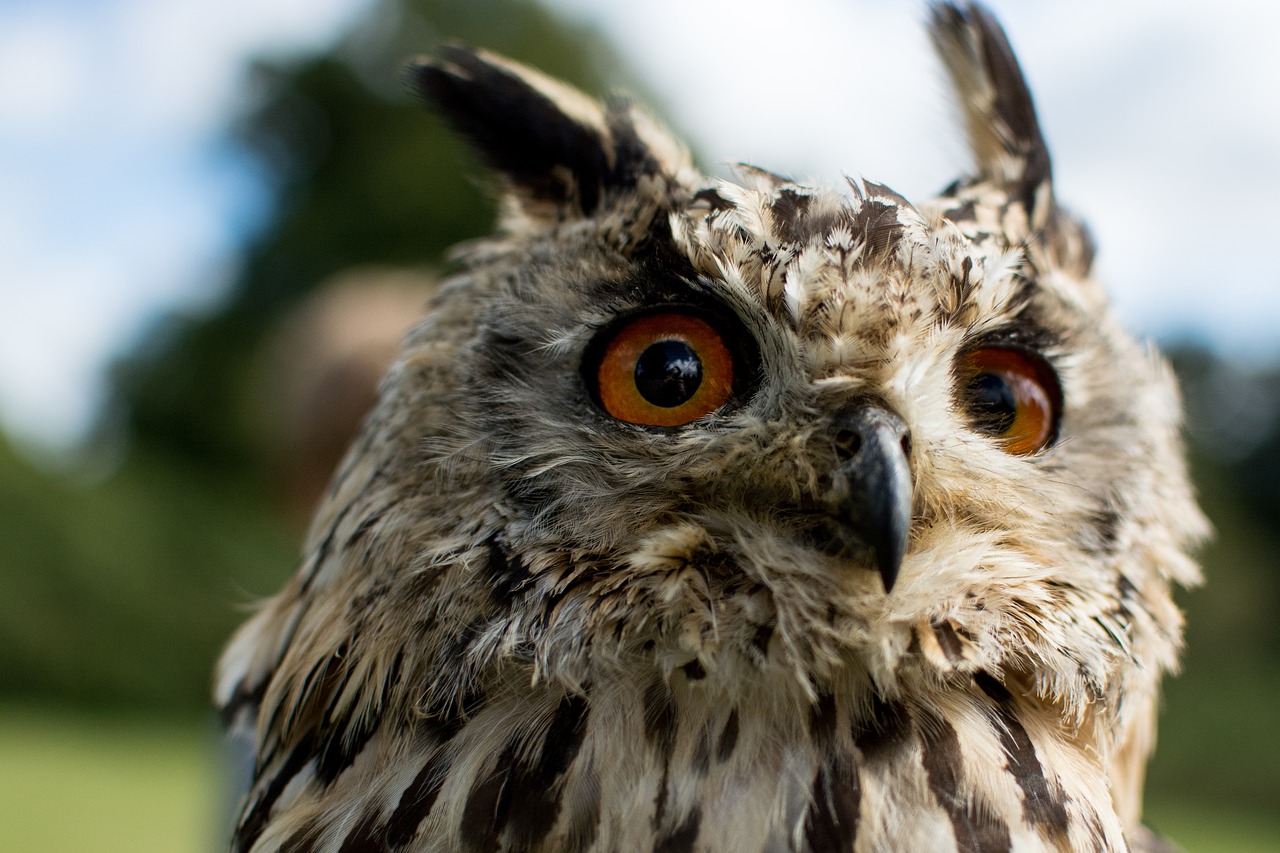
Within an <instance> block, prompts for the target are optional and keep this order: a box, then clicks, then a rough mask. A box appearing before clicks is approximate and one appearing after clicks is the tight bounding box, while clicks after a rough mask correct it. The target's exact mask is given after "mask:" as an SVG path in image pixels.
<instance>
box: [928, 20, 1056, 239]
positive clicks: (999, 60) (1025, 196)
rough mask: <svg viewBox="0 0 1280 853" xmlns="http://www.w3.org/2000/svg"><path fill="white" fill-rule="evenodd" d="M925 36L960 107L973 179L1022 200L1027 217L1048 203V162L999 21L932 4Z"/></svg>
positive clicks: (1042, 211) (1042, 213) (1023, 82)
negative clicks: (975, 172) (975, 176)
mask: <svg viewBox="0 0 1280 853" xmlns="http://www.w3.org/2000/svg"><path fill="white" fill-rule="evenodd" d="M929 34H930V36H932V38H933V44H934V48H935V49H936V51H937V53H938V56H939V57H940V58H941V59H942V63H943V65H944V66H945V67H946V69H947V73H948V75H949V76H950V78H951V83H952V85H953V86H954V87H955V91H956V96H957V99H958V100H959V102H960V106H961V107H962V109H963V110H964V119H965V128H966V130H967V131H968V135H969V147H970V149H971V150H972V151H973V155H974V159H975V160H976V166H977V169H978V175H979V177H981V178H983V179H986V180H991V181H994V182H995V183H997V184H1000V185H1002V186H1004V187H1005V189H1007V190H1008V191H1009V194H1010V195H1011V196H1013V197H1015V198H1019V199H1021V200H1022V201H1023V202H1024V204H1025V206H1026V209H1027V213H1028V215H1029V216H1030V217H1031V219H1032V221H1037V220H1040V219H1042V218H1043V216H1046V215H1047V214H1048V207H1049V206H1051V205H1052V196H1051V185H1052V178H1053V175H1052V167H1051V164H1050V160H1049V149H1048V147H1047V146H1046V145H1045V142H1044V136H1043V135H1042V134H1041V132H1040V122H1039V121H1038V120H1037V119H1036V109H1035V104H1034V103H1033V101H1032V99H1031V90H1030V89H1029V88H1028V87H1027V81H1026V78H1025V77H1024V76H1023V74H1022V69H1021V68H1020V67H1019V66H1018V60H1017V57H1015V56H1014V53H1013V48H1012V47H1011V46H1010V44H1009V39H1008V37H1007V36H1006V35H1005V33H1004V30H1003V29H1002V28H1001V27H1000V23H999V22H998V21H996V19H995V17H994V16H993V15H992V14H991V13H990V12H989V11H987V9H986V8H984V7H983V6H980V5H979V4H977V3H972V2H968V3H964V4H963V5H957V4H953V3H937V4H936V5H934V6H933V9H932V16H931V20H930V24H929Z"/></svg>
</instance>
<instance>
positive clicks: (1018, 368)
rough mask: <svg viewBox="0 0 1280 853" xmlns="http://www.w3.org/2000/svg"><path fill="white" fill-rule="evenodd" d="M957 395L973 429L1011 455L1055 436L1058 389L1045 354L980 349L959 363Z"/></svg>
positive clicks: (1059, 405) (1038, 446) (1059, 404)
mask: <svg viewBox="0 0 1280 853" xmlns="http://www.w3.org/2000/svg"><path fill="white" fill-rule="evenodd" d="M959 368H960V369H959V379H960V386H959V391H960V395H961V398H962V403H963V405H964V406H965V408H967V409H968V411H969V416H970V418H972V420H973V424H974V427H975V428H976V429H977V430H978V431H979V432H983V433H986V434H987V435H990V436H991V437H993V438H995V439H997V440H998V441H999V442H1000V445H1001V447H1003V449H1004V450H1005V451H1006V452H1008V453H1012V454H1013V455H1015V456H1030V455H1032V454H1034V453H1039V452H1040V451H1041V450H1044V449H1045V448H1046V447H1048V446H1049V445H1051V444H1053V442H1054V441H1056V440H1057V438H1058V420H1059V417H1060V415H1061V409H1062V390H1061V388H1060V386H1059V385H1058V377H1057V375H1056V374H1055V373H1054V371H1053V368H1052V367H1050V366H1049V363H1048V362H1047V361H1045V359H1044V357H1043V356H1040V355H1039V354H1037V353H1035V352H1032V351H1030V350H1026V349H1022V348H1019V347H998V346H992V347H981V348H978V349H975V350H971V351H970V352H968V353H966V354H965V355H964V356H962V357H961V359H960V366H959Z"/></svg>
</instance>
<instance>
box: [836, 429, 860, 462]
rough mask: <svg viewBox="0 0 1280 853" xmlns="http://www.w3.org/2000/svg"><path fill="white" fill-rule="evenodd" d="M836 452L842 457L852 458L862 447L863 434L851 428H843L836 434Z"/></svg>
mask: <svg viewBox="0 0 1280 853" xmlns="http://www.w3.org/2000/svg"><path fill="white" fill-rule="evenodd" d="M835 442H836V453H838V454H839V455H840V458H842V459H846V460H848V459H852V458H853V457H854V456H857V455H858V451H859V450H861V449H862V436H861V435H859V434H858V433H857V432H856V431H854V430H851V429H842V430H840V431H839V432H837V433H836V435H835Z"/></svg>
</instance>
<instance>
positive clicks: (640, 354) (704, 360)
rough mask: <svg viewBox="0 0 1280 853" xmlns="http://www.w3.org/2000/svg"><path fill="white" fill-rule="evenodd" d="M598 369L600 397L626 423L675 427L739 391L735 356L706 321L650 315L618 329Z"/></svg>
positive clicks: (709, 411)
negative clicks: (736, 382)
mask: <svg viewBox="0 0 1280 853" xmlns="http://www.w3.org/2000/svg"><path fill="white" fill-rule="evenodd" d="M599 359H600V363H599V366H598V367H597V368H596V370H595V375H594V376H593V377H589V379H594V380H595V382H594V385H595V391H596V396H597V397H598V399H599V402H600V405H601V406H603V407H604V410H605V411H606V412H608V413H609V414H610V415H612V416H613V417H615V418H617V419H618V420H620V421H626V422H627V423H632V424H640V425H642V426H658V427H675V426H683V425H684V424H687V423H691V422H693V421H696V420H697V419H698V418H701V417H703V416H704V415H709V414H710V413H712V412H714V411H715V410H716V409H718V408H720V407H721V406H723V405H724V404H725V402H726V401H727V400H728V399H729V396H730V395H731V394H732V393H733V383H734V363H733V354H732V353H731V352H730V351H729V347H728V346H727V345H726V344H725V341H724V338H723V337H721V335H720V333H719V332H718V331H716V329H715V327H713V326H712V325H711V324H710V323H708V322H707V321H706V320H703V319H702V318H700V317H697V316H694V315H691V314H677V313H674V312H667V313H662V314H646V315H644V316H642V317H639V318H637V319H635V320H632V321H631V322H629V323H626V324H625V325H623V326H621V327H620V328H618V329H616V330H614V331H613V333H612V334H611V336H610V337H609V338H608V339H607V340H605V341H604V345H603V348H602V350H601V353H600V355H599Z"/></svg>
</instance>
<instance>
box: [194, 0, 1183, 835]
mask: <svg viewBox="0 0 1280 853" xmlns="http://www.w3.org/2000/svg"><path fill="white" fill-rule="evenodd" d="M931 32H932V34H933V37H934V41H935V43H936V45H937V48H938V51H939V54H940V55H941V57H942V59H943V61H944V64H945V66H946V68H947V69H948V71H949V73H950V76H951V78H952V80H953V81H954V83H955V87H956V93H957V97H958V99H959V101H960V104H961V105H962V107H963V114H964V116H965V122H966V125H967V131H968V137H969V140H970V143H971V148H972V150H973V153H974V158H975V170H974V174H973V175H972V176H971V177H966V178H964V179H961V180H959V181H957V182H956V183H955V184H954V185H953V186H951V187H949V188H948V189H947V190H946V191H945V192H944V193H943V194H942V195H941V196H940V197H938V198H935V199H932V200H929V201H927V202H924V203H920V204H915V205H913V204H911V203H909V202H908V201H906V200H905V199H903V198H902V197H901V196H899V195H897V194H896V193H894V192H893V191H892V190H890V189H888V188H887V187H884V186H881V185H878V184H874V183H870V182H864V183H856V182H850V184H849V186H848V187H844V188H840V189H839V190H835V189H822V188H817V187H813V186H808V185H804V184H798V183H793V182H791V181H789V180H787V179H785V178H782V177H779V176H776V175H773V174H771V173H768V172H765V171H762V170H759V169H754V168H748V167H743V168H742V169H741V170H739V172H738V174H737V177H736V179H735V180H731V181H717V180H713V179H709V178H706V177H703V176H702V175H700V174H699V173H698V172H696V171H695V170H694V169H693V167H692V165H691V163H690V161H689V159H688V156H687V154H686V153H685V151H684V149H683V148H682V147H681V146H680V145H679V144H678V143H677V142H676V141H674V140H672V139H671V138H670V137H669V136H668V135H667V134H666V133H665V132H664V131H663V130H662V129H661V128H659V127H658V126H657V125H656V124H655V123H654V122H652V121H651V120H649V119H648V118H646V117H645V115H644V114H643V113H642V112H640V111H638V110H637V109H636V108H634V107H633V106H631V105H629V104H627V103H623V102H610V103H609V104H607V105H604V106H602V105H599V104H597V103H596V102H594V101H592V100H590V99H588V98H586V97H585V96H583V95H581V94H580V93H577V92H576V91H573V90H572V89H570V88H568V87H566V86H564V85H563V84H560V83H558V82H555V81H553V80H550V79H548V78H546V77H544V76H542V75H540V74H538V73H536V72H534V71H532V70H530V69H527V68H524V67H522V66H519V65H516V64H514V63H512V62H509V61H508V60H505V59H501V58H499V57H496V56H492V55H490V54H486V53H483V52H477V51H471V50H468V49H464V48H459V47H451V48H445V49H443V50H442V51H441V52H440V53H439V55H438V56H437V57H436V58H434V59H430V60H426V61H424V62H423V63H422V64H420V65H418V66H416V67H415V68H414V70H413V82H414V84H415V85H416V87H417V88H418V89H419V90H420V91H421V92H422V93H423V95H424V97H425V98H426V99H427V101H428V102H430V103H431V104H432V105H434V106H435V107H436V108H437V109H438V110H439V111H440V112H441V113H442V114H443V115H444V117H445V118H446V119H447V120H448V121H449V122H451V123H452V124H453V125H454V126H455V127H456V128H457V129H458V130H459V131H460V132H461V133H462V134H463V135H464V136H465V137H467V138H468V139H469V140H470V141H471V142H472V143H473V144H474V145H475V147H476V148H477V150H478V151H479V153H480V154H481V155H482V156H483V157H484V158H485V160H486V161H487V162H488V164H489V165H490V166H492V167H493V169H494V170H495V172H496V173H497V174H498V175H499V177H500V180H501V182H502V188H503V198H504V203H503V215H502V221H501V227H500V229H499V231H498V232H497V234H496V235H495V236H493V237H492V238H490V239H487V240H484V241H480V242H477V243H474V244H471V245H469V246H467V247H465V248H464V249H463V250H462V251H461V252H460V253H459V256H458V257H459V259H460V271H459V272H458V274H457V275H456V276H455V277H453V278H452V279H450V280H449V281H447V282H445V284H444V285H443V286H442V288H441V290H440V292H439V294H438V295H437V297H436V298H435V299H434V301H433V304H432V306H431V309H430V311H429V313H428V314H427V316H426V318H425V319H424V320H423V321H422V323H421V324H420V325H419V326H418V327H417V328H416V330H415V331H413V332H412V333H410V335H409V336H408V338H407V339H406V341H405V343H404V346H403V350H402V352H401V355H400V358H399V360H398V362H397V364H396V365H395V367H394V368H393V369H392V371H391V373H390V375H389V376H388V377H387V379H386V381H385V383H384V386H383V390H382V394H381V399H380V402H379V403H378V405H377V408H376V409H375V410H374V412H373V413H372V415H371V416H370V417H369V419H368V420H367V422H366V423H365V425H364V427H363V429H362V430H361V432H360V434H359V436H358V438H357V439H356V441H355V443H354V446H353V447H352V448H351V450H350V452H349V454H348V456H347V457H346V460H345V462H344V463H343V464H342V466H341V468H340V470H339V471H338V472H337V473H336V475H335V478H334V480H333V484H332V487H331V489H330V491H329V493H328V495H327V496H326V498H325V500H324V502H323V504H322V506H321V507H320V510H319V512H318V515H317V517H316V519H315V522H314V526H313V528H312V532H311V534H310V536H309V539H308V542H307V547H306V558H305V560H304V561H303V563H302V565H301V567H300V569H299V571H298V572H297V574H296V575H295V576H294V578H293V579H292V580H291V581H290V582H289V584H288V585H287V586H286V587H285V589H284V590H283V591H282V592H280V593H279V595H277V596H276V597H275V598H273V599H272V600H271V601H269V602H268V603H267V604H266V605H265V606H264V607H263V609H262V610H261V612H260V613H258V614H257V615H256V616H255V617H254V618H253V619H252V620H251V621H250V622H249V623H248V624H247V625H245V626H244V628H242V629H241V631H240V632H239V634H237V636H236V638H235V639H234V640H233V641H232V643H231V646H230V648H229V649H228V650H227V652H226V655H225V657H224V659H223V661H222V664H221V671H220V675H219V679H218V687H217V698H218V702H219V703H220V704H221V706H222V707H223V708H224V709H225V711H226V713H227V715H228V717H229V718H230V719H232V720H234V721H236V722H237V723H239V724H241V725H247V726H249V727H251V728H252V729H253V731H254V732H255V733H256V743H257V766H256V771H255V775H254V780H253V784H252V787H251V790H250V791H249V792H248V795H247V797H246V800H245V803H244V808H243V812H242V814H241V817H240V821H239V827H238V829H237V832H236V839H235V842H234V845H233V846H234V849H235V850H237V851H250V850H252V851H255V853H266V851H276V850H287V851H304V850H305V851H344V853H345V851H391V850H404V851H454V850H459V851H490V850H511V851H523V850H546V851H551V850H582V851H587V850H594V851H650V850H653V851H680V850H690V851H692V850H705V851H764V850H768V851H775V850H776V851H850V850H856V851H922V850H928V851H962V850H963V851H973V850H981V851H1003V850H1018V851H1039V850H1055V851H1076V850H1125V849H1132V850H1155V849H1159V845H1160V842H1158V841H1157V840H1156V839H1155V837H1154V836H1153V835H1151V834H1150V833H1148V832H1147V831H1146V830H1145V829H1143V828H1142V827H1141V824H1140V808H1141V794H1142V777H1143V768H1144V765H1145V762H1146V760H1147V757H1148V755H1149V754H1150V751H1151V749H1152V746H1153V743H1154V731H1155V713H1156V704H1157V697H1158V689H1159V680H1160V678H1161V676H1162V674H1163V673H1164V672H1166V671H1167V670H1169V669H1171V668H1172V667H1174V666H1175V664H1176V661H1177V653H1178V650H1179V646H1180V643H1181V617H1180V615H1179V613H1178V610H1177V609H1176V607H1175V606H1174V604H1173V601H1172V599H1171V587H1172V586H1173V585H1174V584H1187V583H1192V582H1194V581H1196V579H1197V569H1196V567H1195V565H1194V563H1193V562H1192V561H1191V560H1190V559H1189V558H1188V556H1187V554H1186V551H1187V548H1188V547H1189V546H1190V545H1192V544H1194V542H1195V540H1196V539H1198V538H1199V537H1200V536H1201V535H1202V533H1203V531H1204V529H1205V524H1204V521H1203V519H1202V517H1201V515H1200V514H1199V512H1198V510H1197V509H1196V507H1195V505H1194V503H1193V500H1192V497H1191V491H1190V488H1189V486H1188V483H1187V479H1186V473H1185V466H1184V463H1183V461H1182V458H1181V448H1180V442H1179V437H1178V420H1179V404H1178V399H1177V394H1176V391H1175V388H1174V383H1173V381H1172V378H1171V375H1170V373H1169V371H1168V369H1167V367H1166V366H1165V364H1164V362H1163V361H1162V360H1161V359H1160V358H1159V357H1158V356H1157V355H1156V354H1154V353H1153V352H1152V351H1150V350H1149V349H1147V348H1145V347H1143V346H1141V345H1139V344H1138V343H1136V342H1135V341H1133V340H1132V339H1131V338H1130V337H1128V336H1127V335H1126V334H1125V333H1124V332H1123V331H1121V329H1120V328H1119V327H1118V325H1117V323H1116V320H1115V318H1114V316H1113V315H1112V313H1111V311H1110V309H1109V308H1108V306H1107V302H1106V298H1105V294H1104V292H1103V290H1102V288H1101V287H1100V286H1099V285H1098V284H1097V283H1096V282H1095V281H1094V280H1093V279H1091V278H1090V264H1091V259H1092V247H1091V244H1090V240H1089V237H1088V235H1087V234H1086V232H1085V231H1084V230H1083V228H1082V227H1081V226H1080V225H1079V224H1078V223H1077V222H1076V221H1075V220H1073V219H1072V218H1071V217H1070V216H1069V215H1068V214H1066V213H1065V212H1063V211H1062V210H1061V209H1060V208H1059V207H1058V206H1057V205H1056V204H1055V202H1054V199H1053V193H1052V186H1051V173H1050V163H1049V156H1048V153H1047V150H1046V148H1045V145H1044V141H1043V140H1042V138H1041V135H1040V131H1039V128H1038V125H1037V122H1036V118H1035V113H1034V110H1033V108H1032V104H1031V99H1030V94H1029V93H1028V91H1027V88H1026V84H1025V83H1024V81H1023V79H1022V75H1021V72H1020V71H1019V70H1018V66H1017V63H1016V61H1015V59H1014V57H1013V54H1012V52H1011V50H1010V48H1009V46H1008V43H1007V42H1006V40H1005V37H1004V35H1003V33H1002V32H1001V31H1000V28H999V26H998V25H997V24H996V23H995V21H994V20H993V19H992V18H991V17H990V15H989V13H987V12H986V11H985V10H983V9H982V8H980V7H977V6H973V5H964V6H953V5H950V4H938V5H936V6H935V7H934V8H933V11H932V20H931ZM851 148H856V145H851ZM651 326H652V327H657V328H658V332H657V333H656V334H657V337H656V338H653V339H652V340H653V341H657V342H656V343H652V342H651V339H650V338H649V337H645V335H647V334H648V333H649V332H648V330H649V329H650V327H651ZM664 329H668V331H663V330H664ZM670 330H675V331H670ZM633 337H634V338H636V339H637V340H639V343H638V344H636V346H635V352H636V353H639V355H638V356H635V357H632V356H628V355H627V353H629V352H631V351H630V350H628V349H627V346H628V345H629V344H628V342H629V341H630V340H631V338H633ZM704 337H709V338H711V339H714V340H712V341H711V342H710V343H707V342H706V341H704V340H703V338H704ZM717 341H718V343H717ZM618 353H621V355H619V354H618ZM615 359H622V360H621V361H619V362H618V363H619V364H622V369H621V370H620V371H615V370H614V368H613V367H612V366H611V365H613V364H614V360H615ZM628 359H630V360H628ZM633 363H634V370H633V369H632V365H633ZM615 374H616V375H615ZM618 377H621V379H620V380H618ZM618 382H620V383H621V385H622V386H625V387H623V388H621V389H619V388H617V387H615V385H616V384H617V383H618ZM698 389H702V390H698ZM699 394H701V395H704V396H705V395H711V396H710V397H708V398H707V399H709V400H710V402H709V403H706V404H705V405H704V406H703V408H705V411H703V410H702V409H699V408H698V406H700V405H703V404H702V403H700V402H699V401H701V400H702V399H703V397H700V396H698V395H699ZM690 406H692V407H693V408H692V409H689V411H690V413H691V415H689V416H686V415H684V414H682V413H684V412H685V411H686V409H687V407H690ZM633 412H641V414H633ZM650 412H656V414H655V415H652V416H653V417H657V418H664V419H666V420H663V421H662V423H663V424H665V425H655V426H646V425H643V424H645V423H650V422H651V421H648V420H646V418H649V417H650V416H651V415H650V414H647V413H650ZM682 417H689V420H688V421H687V422H683V423H682V422H680V419H681V418H682Z"/></svg>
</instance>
